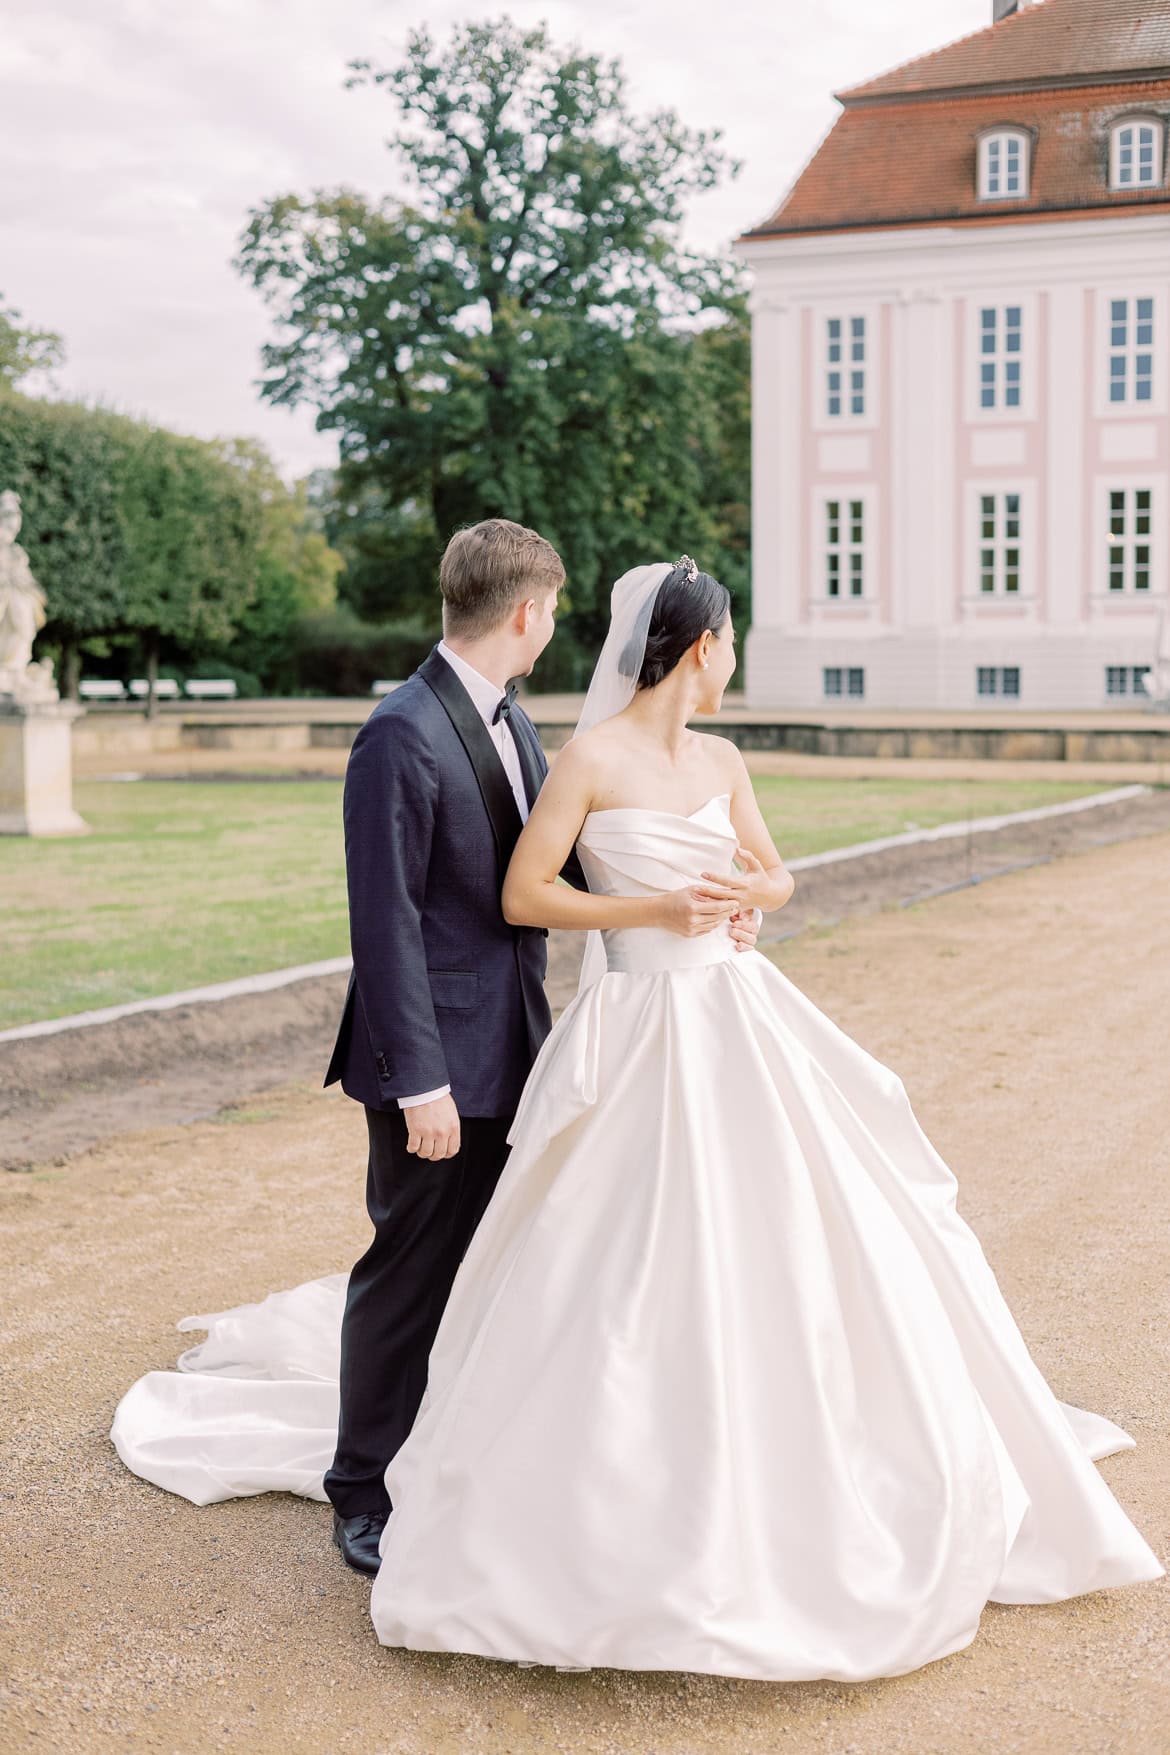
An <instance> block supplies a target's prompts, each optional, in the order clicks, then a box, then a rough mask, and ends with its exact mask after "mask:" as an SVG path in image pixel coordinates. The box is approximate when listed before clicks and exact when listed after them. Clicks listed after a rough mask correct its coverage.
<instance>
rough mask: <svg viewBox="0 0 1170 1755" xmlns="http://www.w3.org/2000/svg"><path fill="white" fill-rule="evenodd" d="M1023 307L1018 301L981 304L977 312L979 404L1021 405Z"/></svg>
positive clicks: (1015, 406) (1014, 406) (990, 405)
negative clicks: (1016, 302) (1017, 303)
mask: <svg viewBox="0 0 1170 1755" xmlns="http://www.w3.org/2000/svg"><path fill="white" fill-rule="evenodd" d="M1022 331H1023V310H1022V307H1021V306H1019V305H1004V306H1002V307H1000V306H997V305H984V306H982V307H981V309H980V312H979V406H980V408H1018V407H1019V406H1020V338H1021V334H1022Z"/></svg>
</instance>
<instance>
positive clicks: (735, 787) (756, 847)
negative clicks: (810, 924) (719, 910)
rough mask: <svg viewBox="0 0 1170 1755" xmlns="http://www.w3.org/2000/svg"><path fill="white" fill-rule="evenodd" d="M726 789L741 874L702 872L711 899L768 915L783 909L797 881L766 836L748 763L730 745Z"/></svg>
mask: <svg viewBox="0 0 1170 1755" xmlns="http://www.w3.org/2000/svg"><path fill="white" fill-rule="evenodd" d="M727 762H728V767H729V785H730V786H731V822H732V826H733V828H734V829H735V832H736V834H737V835H738V836H739V846H738V847H737V848H736V850H735V857H736V859H737V860H738V861H739V863H740V865H742V866H743V868H744V869H743V871H742V872H733V873H732V875H731V876H730V877H728V876H727V875H726V873H724V874H723V875H719V874H718V873H715V872H709V871H705V872H703V874H702V876H703V878H704V880H705V883H706V888H707V890H708V891H709V892H710V894H712V895H718V896H722V897H724V898H729V899H731V900H734V901H735V903H736V906H737V907H739V908H760V909H762V910H763V912H764V913H765V914H770V913H772V912H773V910H774V909H776V908H783V906H784V904H785V902H787V901H788V900H789V899H790V898H791V896H792V892H793V891H794V890H795V888H796V879H795V878H794V877H793V875H792V873H791V872H790V871H789V870H788V869H787V867H786V866H785V864H784V861H783V860H782V859H781V857H780V854H779V852H778V850H777V847H776V843H775V842H774V841H773V839H772V837H771V835H769V833H768V825H767V823H765V821H764V819H763V816H762V814H761V812H760V807H759V804H758V803H757V801H756V789H755V787H754V786H753V785H752V777H751V775H750V774H749V773H748V770H747V763H746V762H745V761H744V759H743V757H742V755H741V754H740V752H739V750H738V749H737V748H736V747H735V745H734V744H733V743H730V742H729V743H728V745H727Z"/></svg>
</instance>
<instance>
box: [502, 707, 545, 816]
mask: <svg viewBox="0 0 1170 1755" xmlns="http://www.w3.org/2000/svg"><path fill="white" fill-rule="evenodd" d="M509 723H510V725H511V727H512V736H513V737H514V738H515V740H516V752H517V754H518V755H519V757H520V776H521V778H522V779H523V781H524V796H525V798H526V799H527V800H528V808H529V810H531V809H532V807H533V805H534V804H535V803H536V795H537V793H538V792H539V791H540V789H541V786H542V785H543V784H544V777H545V775H546V774H547V773H548V763H547V762H546V761H545V759H544V751H543V750H542V749H541V747H540V738H539V737H538V735H537V731H536V727H535V725H533V723H532V721H531V719H530V718H529V717H528V715H527V713H525V712H523V711H521V710H518V709H517V708H515V707H513V709H512V717H511V719H510V721H509Z"/></svg>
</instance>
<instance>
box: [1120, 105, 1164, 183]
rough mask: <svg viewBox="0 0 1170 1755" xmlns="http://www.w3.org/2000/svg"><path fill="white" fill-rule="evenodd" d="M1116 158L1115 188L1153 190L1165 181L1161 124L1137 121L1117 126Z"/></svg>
mask: <svg viewBox="0 0 1170 1755" xmlns="http://www.w3.org/2000/svg"><path fill="white" fill-rule="evenodd" d="M1112 158H1113V164H1112V172H1113V174H1112V177H1111V179H1110V180H1111V182H1112V185H1113V187H1114V188H1115V189H1152V188H1153V187H1154V186H1155V184H1157V183H1160V182H1161V181H1162V129H1161V125H1160V124H1159V123H1157V122H1141V121H1135V122H1123V123H1121V124H1120V125H1119V126H1118V127H1115V128H1114V130H1113V151H1112Z"/></svg>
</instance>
